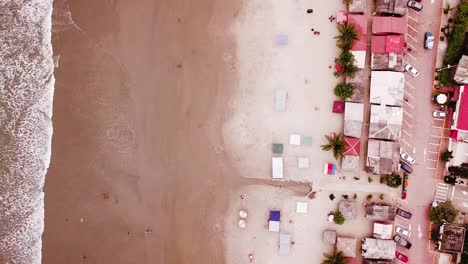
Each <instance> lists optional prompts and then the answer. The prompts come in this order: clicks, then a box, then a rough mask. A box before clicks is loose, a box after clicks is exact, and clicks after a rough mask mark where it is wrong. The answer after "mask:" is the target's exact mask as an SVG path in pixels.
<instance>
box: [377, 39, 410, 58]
mask: <svg viewBox="0 0 468 264" xmlns="http://www.w3.org/2000/svg"><path fill="white" fill-rule="evenodd" d="M371 52H372V53H398V54H402V55H403V54H405V53H406V41H405V38H404V36H401V35H387V36H372V40H371Z"/></svg>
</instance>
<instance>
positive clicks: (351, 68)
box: [333, 63, 359, 78]
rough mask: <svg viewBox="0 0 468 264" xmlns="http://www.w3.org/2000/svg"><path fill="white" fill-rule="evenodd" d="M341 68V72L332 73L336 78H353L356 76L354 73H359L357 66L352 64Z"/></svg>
mask: <svg viewBox="0 0 468 264" xmlns="http://www.w3.org/2000/svg"><path fill="white" fill-rule="evenodd" d="M340 65H341V64H340ZM341 67H342V70H341V71H335V72H334V73H333V74H334V75H335V76H336V77H340V76H345V77H350V78H354V76H356V72H357V71H359V68H358V66H356V65H355V64H354V63H347V64H344V65H341Z"/></svg>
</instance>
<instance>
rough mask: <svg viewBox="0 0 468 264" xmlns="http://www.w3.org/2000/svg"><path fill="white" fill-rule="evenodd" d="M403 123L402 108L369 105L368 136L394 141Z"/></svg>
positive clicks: (398, 135)
mask: <svg viewBox="0 0 468 264" xmlns="http://www.w3.org/2000/svg"><path fill="white" fill-rule="evenodd" d="M402 124H403V108H401V107H398V106H386V105H384V104H381V105H371V114H370V124H369V138H373V139H383V140H391V141H396V140H398V138H399V137H400V133H401V126H402Z"/></svg>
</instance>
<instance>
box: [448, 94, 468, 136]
mask: <svg viewBox="0 0 468 264" xmlns="http://www.w3.org/2000/svg"><path fill="white" fill-rule="evenodd" d="M453 97H454V100H456V107H455V111H454V113H453V117H452V118H453V119H452V127H451V128H450V129H451V138H452V140H453V141H456V142H465V143H468V89H467V87H465V86H460V87H459V88H457V89H456V90H455V94H454V96H453Z"/></svg>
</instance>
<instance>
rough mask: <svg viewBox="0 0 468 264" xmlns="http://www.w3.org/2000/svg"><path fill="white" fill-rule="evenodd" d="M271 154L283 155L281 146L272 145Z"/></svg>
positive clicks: (277, 144)
mask: <svg viewBox="0 0 468 264" xmlns="http://www.w3.org/2000/svg"><path fill="white" fill-rule="evenodd" d="M273 153H275V154H283V144H280V143H273Z"/></svg>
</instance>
